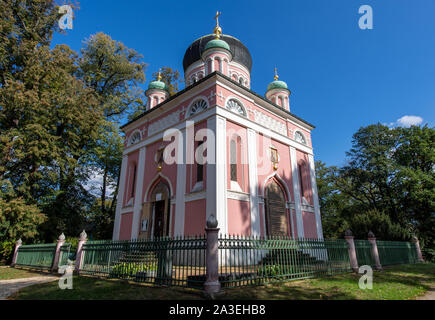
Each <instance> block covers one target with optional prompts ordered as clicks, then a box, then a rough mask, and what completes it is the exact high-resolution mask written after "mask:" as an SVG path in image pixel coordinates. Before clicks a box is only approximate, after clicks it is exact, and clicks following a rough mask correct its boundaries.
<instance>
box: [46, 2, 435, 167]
mask: <svg viewBox="0 0 435 320" xmlns="http://www.w3.org/2000/svg"><path fill="white" fill-rule="evenodd" d="M365 4H367V5H370V6H371V7H372V8H373V29H372V30H361V29H360V28H359V27H358V20H359V18H360V16H361V15H360V14H359V13H358V8H359V7H360V6H361V5H365ZM216 10H219V11H221V12H222V16H221V17H220V19H219V21H220V24H221V27H222V31H223V33H224V34H229V35H232V36H234V37H236V38H238V39H240V40H241V41H242V42H243V43H244V44H245V45H246V46H247V47H248V49H249V51H250V53H251V56H252V59H253V67H252V73H251V80H252V83H251V89H252V90H253V91H255V92H257V93H259V94H264V93H265V90H266V87H267V84H268V83H269V82H271V81H272V80H273V70H274V67H275V66H277V67H278V73H279V76H280V80H283V81H286V82H287V84H288V86H289V89H290V90H291V91H292V94H291V96H290V104H291V112H292V113H294V114H296V115H298V116H299V117H302V118H303V119H305V120H307V121H308V122H310V123H312V124H314V125H315V126H316V129H315V130H314V131H313V134H312V139H313V146H314V154H315V158H316V159H317V160H322V161H324V162H326V163H327V164H328V165H342V164H344V160H345V151H347V150H348V149H349V148H350V146H351V139H352V134H353V133H355V132H356V131H357V130H358V129H359V128H360V127H361V126H366V125H369V124H373V123H377V122H380V123H385V124H389V125H399V123H398V122H397V120H398V119H400V118H402V117H404V116H418V117H420V118H422V119H423V124H424V123H428V124H429V125H430V126H433V123H434V120H435V59H434V57H435V19H434V17H433V16H434V12H435V1H433V0H418V1H412V0H377V1H374V0H371V1H368V0H359V1H357V0H328V1H326V0H291V1H290V0H288V1H278V0H276V1H256V0H237V1H235V0H232V1H218V0H215V1H207V2H205V1H169V0H167V1H139V0H137V1H136V0H135V1H133V0H128V1H119V0H118V1H113V0H112V1H109V0H105V1H103V0H82V1H80V9H79V10H78V11H75V12H74V15H75V20H74V25H73V30H68V31H67V33H66V34H56V35H55V36H54V44H57V43H65V44H67V45H69V46H70V47H71V48H72V49H74V50H77V51H78V50H79V49H80V47H81V46H82V41H83V40H84V39H85V38H87V37H89V36H90V35H91V34H95V33H97V32H100V31H102V32H104V33H106V34H108V35H110V36H111V37H112V38H113V39H115V40H118V41H121V42H123V43H124V44H125V45H126V46H128V47H130V48H133V49H135V50H136V51H138V52H139V53H140V54H142V55H143V56H144V59H143V60H144V61H145V62H146V63H148V64H149V66H148V68H147V71H146V76H147V80H149V79H151V74H152V73H153V72H155V71H156V70H158V69H159V67H161V66H170V67H173V68H175V69H177V70H179V71H180V72H181V73H183V67H182V60H183V56H184V52H185V50H186V48H187V47H188V46H189V45H190V44H191V43H192V42H193V41H194V40H195V39H197V38H199V37H201V36H203V35H205V34H209V33H211V32H212V30H213V27H214V24H215V20H214V19H213V17H214V15H215V13H216ZM147 84H148V82H147V83H146V84H145V85H147ZM409 119H411V120H412V118H404V119H403V120H402V123H408V122H409V121H407V120H409Z"/></svg>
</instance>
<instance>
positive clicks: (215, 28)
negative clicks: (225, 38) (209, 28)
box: [213, 11, 222, 39]
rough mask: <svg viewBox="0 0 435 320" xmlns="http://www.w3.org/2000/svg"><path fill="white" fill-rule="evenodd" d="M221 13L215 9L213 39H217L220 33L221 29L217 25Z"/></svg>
mask: <svg viewBox="0 0 435 320" xmlns="http://www.w3.org/2000/svg"><path fill="white" fill-rule="evenodd" d="M221 14H222V12H219V11H216V16H215V17H214V18H215V19H216V27H214V30H213V33H214V34H215V39H219V38H220V37H221V34H222V29H221V27H219V16H220V15H221Z"/></svg>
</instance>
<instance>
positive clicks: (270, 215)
mask: <svg viewBox="0 0 435 320" xmlns="http://www.w3.org/2000/svg"><path fill="white" fill-rule="evenodd" d="M285 203H286V201H285V197H284V192H283V191H282V189H281V187H280V186H279V185H278V184H277V183H276V182H275V181H273V182H271V183H270V184H269V185H268V186H267V187H266V199H265V205H266V232H267V235H268V236H286V237H287V236H289V234H288V222H287V209H286V206H285Z"/></svg>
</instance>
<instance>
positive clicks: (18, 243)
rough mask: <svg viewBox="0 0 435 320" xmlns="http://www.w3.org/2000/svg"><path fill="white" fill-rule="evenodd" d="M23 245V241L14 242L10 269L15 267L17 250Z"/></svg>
mask: <svg viewBox="0 0 435 320" xmlns="http://www.w3.org/2000/svg"><path fill="white" fill-rule="evenodd" d="M22 244H23V241H22V240H21V239H19V240H18V241H17V242H15V249H14V255H13V256H12V263H11V267H15V265H16V264H17V258H18V248H19V247H21V245H22Z"/></svg>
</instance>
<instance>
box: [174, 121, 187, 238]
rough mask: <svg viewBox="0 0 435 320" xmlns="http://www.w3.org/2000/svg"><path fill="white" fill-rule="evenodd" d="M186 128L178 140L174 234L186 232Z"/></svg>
mask: <svg viewBox="0 0 435 320" xmlns="http://www.w3.org/2000/svg"><path fill="white" fill-rule="evenodd" d="M185 141H186V129H182V130H181V137H180V138H179V140H178V150H179V151H178V157H177V186H176V189H177V190H176V191H175V192H176V194H175V222H174V236H181V235H183V234H184V219H185V215H184V214H185V213H184V209H185V204H184V196H185V194H186V154H185V152H184V145H187V142H185Z"/></svg>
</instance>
